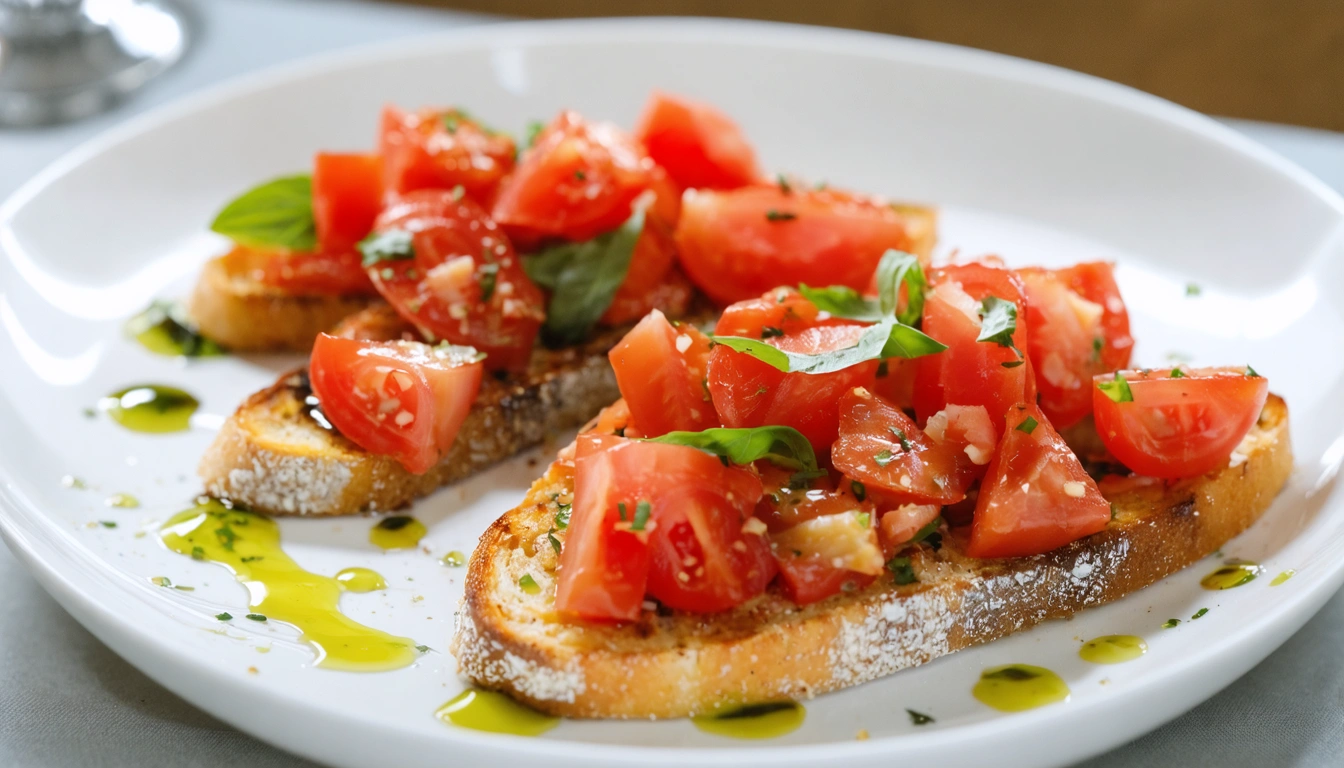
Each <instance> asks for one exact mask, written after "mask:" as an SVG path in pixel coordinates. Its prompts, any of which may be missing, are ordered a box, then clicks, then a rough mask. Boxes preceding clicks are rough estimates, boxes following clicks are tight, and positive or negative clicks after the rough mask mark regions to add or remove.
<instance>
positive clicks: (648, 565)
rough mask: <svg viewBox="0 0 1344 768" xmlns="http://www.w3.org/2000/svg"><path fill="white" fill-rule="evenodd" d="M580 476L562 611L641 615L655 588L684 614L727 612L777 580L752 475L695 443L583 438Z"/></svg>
mask: <svg viewBox="0 0 1344 768" xmlns="http://www.w3.org/2000/svg"><path fill="white" fill-rule="evenodd" d="M574 472H575V474H574V506H573V513H572V515H571V517H570V522H569V528H568V529H567V533H566V538H565V542H564V545H563V547H562V548H561V552H560V569H559V584H558V586H557V590H556V609H557V610H559V611H560V612H561V613H563V614H568V615H571V616H578V617H581V618H586V619H618V620H629V619H635V618H638V616H639V612H640V606H641V603H642V602H643V599H644V595H645V593H646V591H647V592H648V593H649V594H652V595H653V596H654V597H656V598H657V599H659V600H661V601H662V602H663V603H664V604H666V605H669V606H672V607H675V608H678V609H680V610H686V611H719V610H726V609H727V608H731V607H733V606H734V605H737V604H739V603H741V602H743V601H745V600H749V599H751V598H752V597H754V596H756V595H758V594H760V593H761V592H762V591H764V589H765V586H766V584H768V583H769V581H770V579H771V578H773V576H774V571H773V565H772V563H771V562H770V556H769V549H768V546H767V544H766V542H765V539H764V537H763V536H762V535H761V534H762V533H763V532H764V525H761V524H759V523H757V524H756V526H752V525H749V524H748V520H749V516H750V513H751V510H752V509H753V508H754V506H755V504H756V501H757V499H759V498H760V495H761V482H760V480H759V479H757V477H756V476H755V475H754V474H753V473H752V472H750V471H748V470H746V469H742V468H740V467H726V466H724V465H723V464H722V463H720V461H719V460H718V459H717V458H716V457H714V456H712V455H710V454H708V453H705V452H704V451H700V450H697V449H695V448H688V447H686V446H680V445H663V444H659V443H647V442H639V441H633V440H627V439H625V438H620V437H613V436H608V435H597V434H584V435H580V436H579V438H578V440H577V448H576V459H575V470H574ZM642 503H647V504H648V505H649V506H648V509H649V513H648V518H647V520H646V521H644V523H645V524H644V526H643V530H636V529H635V528H636V525H635V523H636V515H639V514H640V505H641V504H642ZM757 527H758V528H759V529H760V530H759V532H757V533H752V532H751V531H752V530H754V529H756V528H757ZM690 558H694V562H692V561H691V560H690Z"/></svg>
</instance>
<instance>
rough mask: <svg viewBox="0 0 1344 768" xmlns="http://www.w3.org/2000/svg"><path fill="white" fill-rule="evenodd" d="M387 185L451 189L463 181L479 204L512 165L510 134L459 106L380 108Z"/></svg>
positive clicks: (410, 189)
mask: <svg viewBox="0 0 1344 768" xmlns="http://www.w3.org/2000/svg"><path fill="white" fill-rule="evenodd" d="M378 153H379V154H380V155H381V156H382V160H383V178H384V181H385V186H386V187H387V190H388V191H389V192H392V193H396V194H404V193H407V192H414V191H415V190H417V189H446V190H451V189H453V188H454V187H456V186H458V185H461V186H462V189H463V191H464V192H465V193H466V195H467V196H468V197H470V198H472V199H473V200H475V201H477V202H478V203H480V204H482V205H489V204H490V202H491V201H492V200H493V199H494V196H495V191H496V188H497V187H498V186H499V183H500V181H501V180H502V179H503V178H504V176H505V174H507V173H508V172H509V171H510V170H511V169H512V168H513V156H514V147H513V139H512V138H510V137H509V136H508V135H507V134H503V133H498V132H495V131H492V130H490V129H489V128H488V127H486V126H485V125H483V124H482V123H480V122H479V121H477V120H476V119H475V118H473V117H471V116H470V115H468V114H467V113H466V112H464V111H462V110H460V109H454V108H446V109H435V108H425V109H420V110H417V111H415V112H404V111H402V110H401V109H398V108H397V107H394V106H391V105H388V106H386V107H384V108H383V118H382V125H381V128H380V131H379V135H378Z"/></svg>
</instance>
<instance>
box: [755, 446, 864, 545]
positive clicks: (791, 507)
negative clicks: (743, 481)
mask: <svg viewBox="0 0 1344 768" xmlns="http://www.w3.org/2000/svg"><path fill="white" fill-rule="evenodd" d="M756 469H757V471H758V472H759V473H760V475H761V484H762V485H763V486H764V487H765V494H764V495H763V496H761V500H760V501H759V502H757V504H756V517H757V518H759V519H760V520H761V521H763V522H764V523H765V525H766V527H767V528H769V529H770V532H771V533H781V532H783V531H786V530H788V529H790V528H792V527H794V526H795V525H798V524H799V523H803V522H806V521H808V520H811V519H812V518H814V517H825V516H826V515H838V514H840V513H841V512H853V511H858V512H868V513H870V514H871V513H874V512H876V509H875V508H874V505H873V502H872V501H871V500H868V499H867V495H866V493H865V494H864V499H863V500H860V499H859V497H858V495H856V493H855V489H854V484H853V483H851V482H850V481H849V480H848V479H845V478H840V480H839V482H838V483H837V482H835V481H834V480H832V478H831V475H830V473H827V474H825V475H823V476H822V477H815V478H801V479H800V478H797V477H796V476H795V473H794V472H791V471H789V470H787V469H783V468H782V467H777V466H775V465H774V464H771V463H770V462H768V461H758V462H756ZM860 487H862V486H860Z"/></svg>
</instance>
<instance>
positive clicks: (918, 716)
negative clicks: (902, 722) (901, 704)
mask: <svg viewBox="0 0 1344 768" xmlns="http://www.w3.org/2000/svg"><path fill="white" fill-rule="evenodd" d="M905 711H906V713H907V714H909V715H910V722H911V723H913V724H914V725H928V724H929V723H932V722H933V718H932V717H929V716H928V715H926V714H924V713H923V712H916V711H915V710H913V709H907V710H905Z"/></svg>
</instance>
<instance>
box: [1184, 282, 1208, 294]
mask: <svg viewBox="0 0 1344 768" xmlns="http://www.w3.org/2000/svg"><path fill="white" fill-rule="evenodd" d="M1203 292H1204V289H1203V288H1200V287H1199V284H1198V283H1186V284H1185V295H1186V296H1198V295H1199V294H1201V293H1203Z"/></svg>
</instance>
